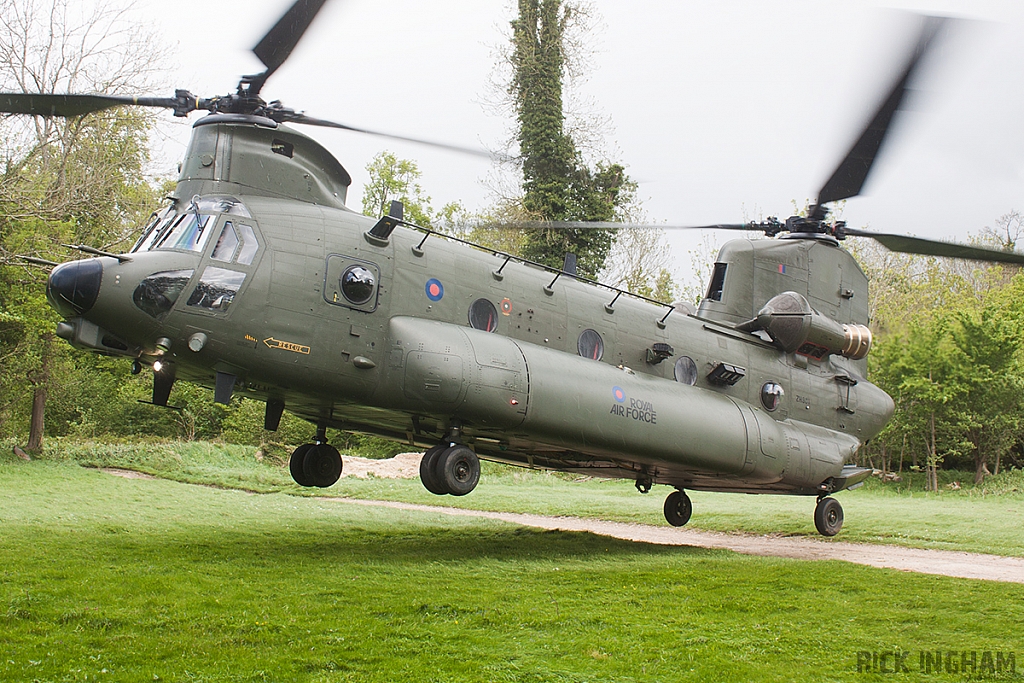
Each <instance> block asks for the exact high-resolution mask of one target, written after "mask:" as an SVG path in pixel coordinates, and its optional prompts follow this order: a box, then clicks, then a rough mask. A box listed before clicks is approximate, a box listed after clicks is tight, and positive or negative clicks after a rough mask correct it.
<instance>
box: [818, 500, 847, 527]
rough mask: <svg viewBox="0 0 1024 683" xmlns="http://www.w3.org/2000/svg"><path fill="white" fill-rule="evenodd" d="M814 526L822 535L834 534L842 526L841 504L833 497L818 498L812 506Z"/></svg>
mask: <svg viewBox="0 0 1024 683" xmlns="http://www.w3.org/2000/svg"><path fill="white" fill-rule="evenodd" d="M814 526H815V527H817V529H818V533H819V534H821V535H822V536H835V535H836V534H838V533H839V530H840V529H842V528H843V506H842V505H840V504H839V501H838V500H836V499H835V498H819V499H818V505H817V507H815V508H814Z"/></svg>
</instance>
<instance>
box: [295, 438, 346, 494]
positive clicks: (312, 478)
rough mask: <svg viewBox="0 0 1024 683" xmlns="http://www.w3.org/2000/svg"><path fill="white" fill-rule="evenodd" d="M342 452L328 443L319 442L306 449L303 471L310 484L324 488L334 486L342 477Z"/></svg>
mask: <svg viewBox="0 0 1024 683" xmlns="http://www.w3.org/2000/svg"><path fill="white" fill-rule="evenodd" d="M341 466H342V465H341V453H339V452H338V449H337V448H335V447H334V446H332V445H330V444H326V443H321V444H317V445H316V446H313V448H310V449H309V450H308V451H306V457H305V458H303V461H302V472H303V474H304V476H305V477H306V481H308V482H309V486H319V487H320V488H322V489H325V488H327V487H328V486H333V485H334V483H335V482H337V481H338V479H339V478H340V477H341Z"/></svg>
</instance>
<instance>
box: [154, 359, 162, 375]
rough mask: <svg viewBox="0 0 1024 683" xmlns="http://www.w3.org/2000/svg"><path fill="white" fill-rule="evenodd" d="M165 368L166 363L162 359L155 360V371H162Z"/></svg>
mask: <svg viewBox="0 0 1024 683" xmlns="http://www.w3.org/2000/svg"><path fill="white" fill-rule="evenodd" d="M163 369H164V364H163V362H162V361H154V362H153V372H160V371H161V370H163Z"/></svg>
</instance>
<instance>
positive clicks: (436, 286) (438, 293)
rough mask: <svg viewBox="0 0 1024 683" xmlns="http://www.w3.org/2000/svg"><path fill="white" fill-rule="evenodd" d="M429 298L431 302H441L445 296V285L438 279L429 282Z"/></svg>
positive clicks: (427, 288) (427, 287) (431, 279)
mask: <svg viewBox="0 0 1024 683" xmlns="http://www.w3.org/2000/svg"><path fill="white" fill-rule="evenodd" d="M426 291H427V298H428V299H430V300H431V301H440V300H441V297H443V296H444V285H442V284H441V281H440V280H438V279H437V278H436V277H432V278H430V279H429V280H427V286H426Z"/></svg>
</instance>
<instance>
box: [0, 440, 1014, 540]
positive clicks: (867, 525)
mask: <svg viewBox="0 0 1024 683" xmlns="http://www.w3.org/2000/svg"><path fill="white" fill-rule="evenodd" d="M8 452H9V451H8ZM254 455H255V450H254V449H251V448H245V447H241V446H217V445H214V444H208V443H191V444H162V443H156V444H120V445H114V444H105V443H75V444H70V443H69V444H64V445H61V446H56V447H54V448H53V450H52V452H51V453H50V454H48V457H54V458H65V459H72V460H75V461H78V462H81V463H84V464H88V465H93V466H110V467H124V468H128V469H133V470H138V471H141V472H147V473H151V474H156V475H159V476H161V477H167V478H171V479H175V480H178V481H186V482H194V483H204V484H212V485H216V486H224V487H230V488H243V489H246V490H250V491H258V492H279V491H280V492H288V493H293V494H295V495H302V496H309V495H326V496H345V497H353V498H364V499H386V500H398V501H403V502H410V503H422V504H427V505H441V506H458V507H464V508H473V509H479V510H494V511H502V512H530V513H536V514H546V515H575V516H583V517H599V518H601V519H609V520H615V521H625V522H643V523H649V524H665V520H664V516H663V514H662V505H663V504H664V499H665V496H666V495H668V493H669V491H670V489H669V488H668V487H665V486H657V487H655V488H654V490H653V491H652V492H651V493H650V494H647V495H641V494H639V493H637V491H636V489H634V487H633V484H632V482H629V481H623V480H601V479H585V478H576V479H579V480H578V481H574V480H573V479H574V478H572V477H567V476H564V475H556V474H552V473H547V472H536V471H530V470H525V469H521V468H515V467H506V466H500V465H493V464H490V463H484V471H483V476H482V477H481V481H480V485H479V486H478V487H477V489H476V490H475V491H473V493H471V494H470V495H468V496H465V497H462V498H456V497H452V496H434V495H432V494H430V493H428V492H427V491H425V490H424V489H423V486H422V484H420V482H419V480H418V479H408V480H395V479H381V478H369V479H356V478H343V479H342V480H341V481H339V482H338V483H337V484H335V485H334V486H332V487H330V488H328V489H324V490H321V489H303V488H302V487H300V486H298V485H296V484H295V483H293V482H292V480H291V477H290V475H289V474H288V469H287V467H286V465H285V464H284V463H283V462H272V461H270V460H264V461H262V462H260V461H257V460H256V458H255V457H254ZM996 492H997V493H996ZM690 495H691V498H692V499H693V505H694V512H693V518H692V520H691V522H690V526H691V527H693V528H697V529H709V530H716V531H730V532H731V531H746V532H751V533H757V534H773V533H778V534H784V535H801V536H809V537H813V538H821V537H820V536H818V534H817V532H816V531H815V529H814V522H813V518H812V515H813V511H814V499H813V498H810V497H795V496H749V495H739V494H719V493H703V492H699V491H697V492H691V494H690ZM836 498H838V499H839V501H840V502H841V503H842V504H843V508H844V510H845V515H846V521H845V524H844V527H843V530H842V532H841V533H840V534H839V535H838V536H837V537H836V538H835V540H837V541H855V542H865V543H887V544H898V545H906V546H911V547H918V548H934V549H943V550H963V551H969V552H984V553H993V554H998V555H1012V556H1018V557H1019V556H1024V533H1022V531H1021V530H1022V529H1024V472H1022V471H1020V470H1017V471H1011V472H1005V473H1004V474H1001V475H999V477H996V478H991V479H990V480H988V481H987V482H986V485H985V487H984V488H978V489H975V488H971V487H966V488H964V489H961V490H959V491H951V490H947V489H943V490H942V491H941V492H940V493H928V492H925V491H923V490H920V489H918V490H916V491H915V490H912V489H909V488H908V487H907V486H906V485H900V486H897V485H893V484H887V485H884V486H883V485H881V484H880V483H878V482H877V481H875V480H871V481H870V482H869V484H868V485H867V486H865V487H863V488H860V489H857V490H855V491H843V492H840V493H838V494H837V495H836Z"/></svg>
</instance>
